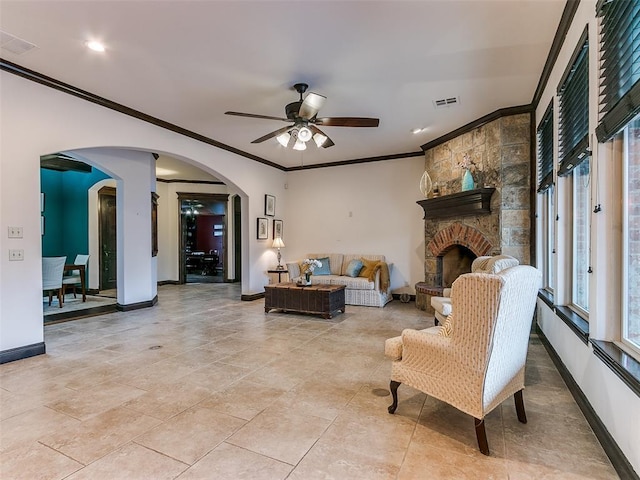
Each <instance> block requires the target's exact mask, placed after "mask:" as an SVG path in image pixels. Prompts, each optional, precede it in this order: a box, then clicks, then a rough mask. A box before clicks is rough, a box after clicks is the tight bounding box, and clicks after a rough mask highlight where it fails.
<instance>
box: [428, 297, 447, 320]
mask: <svg viewBox="0 0 640 480" xmlns="http://www.w3.org/2000/svg"><path fill="white" fill-rule="evenodd" d="M431 306H432V307H433V308H434V310H435V311H436V312H440V313H441V314H442V316H444V317H448V316H449V315H451V298H450V297H431Z"/></svg>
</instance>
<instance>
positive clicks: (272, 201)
mask: <svg viewBox="0 0 640 480" xmlns="http://www.w3.org/2000/svg"><path fill="white" fill-rule="evenodd" d="M264 214H265V215H266V216H267V217H273V216H275V214H276V197H274V196H273V195H265V196H264Z"/></svg>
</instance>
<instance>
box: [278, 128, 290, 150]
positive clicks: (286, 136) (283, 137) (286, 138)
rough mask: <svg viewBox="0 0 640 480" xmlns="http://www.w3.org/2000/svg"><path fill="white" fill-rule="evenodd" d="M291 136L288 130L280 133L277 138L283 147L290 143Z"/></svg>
mask: <svg viewBox="0 0 640 480" xmlns="http://www.w3.org/2000/svg"><path fill="white" fill-rule="evenodd" d="M290 138H291V135H289V134H288V133H287V132H284V133H281V134H280V135H278V136H277V137H276V140H278V143H279V144H280V145H282V146H283V147H285V148H286V147H287V145H289V139H290Z"/></svg>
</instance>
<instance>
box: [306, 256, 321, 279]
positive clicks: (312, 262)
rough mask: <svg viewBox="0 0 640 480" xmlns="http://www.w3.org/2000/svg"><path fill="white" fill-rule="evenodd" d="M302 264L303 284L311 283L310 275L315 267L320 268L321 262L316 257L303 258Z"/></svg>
mask: <svg viewBox="0 0 640 480" xmlns="http://www.w3.org/2000/svg"><path fill="white" fill-rule="evenodd" d="M302 265H303V270H304V280H303V281H304V285H311V275H312V274H313V271H314V270H315V269H316V267H317V268H320V267H321V266H322V262H321V261H320V260H318V259H316V258H305V259H304V260H303V261H302ZM301 280H302V279H301Z"/></svg>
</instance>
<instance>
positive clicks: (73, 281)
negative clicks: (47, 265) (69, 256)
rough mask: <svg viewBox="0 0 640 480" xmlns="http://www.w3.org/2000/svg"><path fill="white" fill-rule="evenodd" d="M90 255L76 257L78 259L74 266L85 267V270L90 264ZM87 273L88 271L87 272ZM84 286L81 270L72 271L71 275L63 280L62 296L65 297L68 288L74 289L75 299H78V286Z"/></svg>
mask: <svg viewBox="0 0 640 480" xmlns="http://www.w3.org/2000/svg"><path fill="white" fill-rule="evenodd" d="M89 256H90V255H76V259H75V260H74V261H73V264H74V265H84V266H85V269H86V266H87V263H89ZM85 271H86V270H85ZM77 285H81V286H82V278H81V276H80V270H71V273H70V274H69V275H65V276H64V277H63V278H62V295H63V296H64V294H65V293H67V292H66V290H67V287H73V298H76V286H77Z"/></svg>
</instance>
